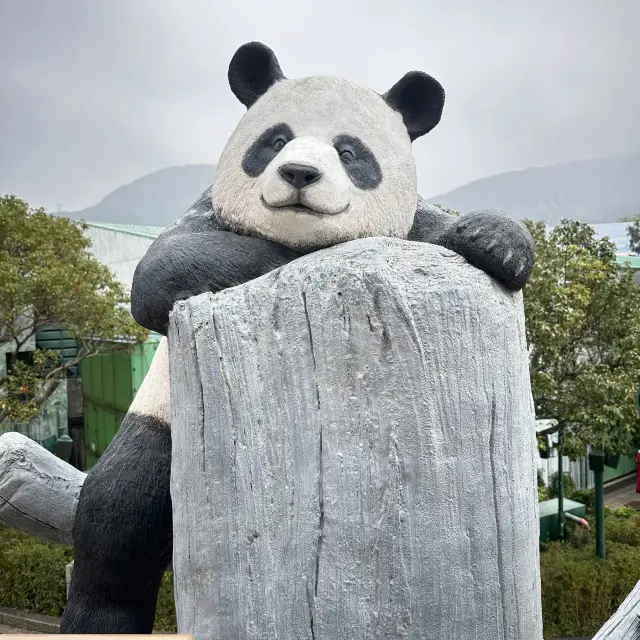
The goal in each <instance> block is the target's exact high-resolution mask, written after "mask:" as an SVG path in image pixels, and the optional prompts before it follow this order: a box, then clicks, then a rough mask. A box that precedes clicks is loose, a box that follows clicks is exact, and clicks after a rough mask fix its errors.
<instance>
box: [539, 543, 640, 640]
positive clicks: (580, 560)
mask: <svg viewBox="0 0 640 640" xmlns="http://www.w3.org/2000/svg"><path fill="white" fill-rule="evenodd" d="M540 572H541V577H542V617H543V620H544V637H545V639H551V638H558V637H572V636H591V635H593V634H595V633H596V632H597V631H598V630H599V629H600V628H601V627H602V625H603V624H604V623H605V622H606V621H607V620H608V619H609V618H610V617H611V616H612V615H613V614H614V613H615V611H616V609H617V608H618V607H619V606H620V604H622V601H623V600H624V599H625V598H626V597H627V596H628V595H629V593H630V592H631V590H632V589H633V588H634V586H635V585H636V583H637V582H638V580H640V549H638V548H636V547H630V546H629V545H625V544H620V543H617V542H609V543H608V544H607V559H606V561H604V562H603V561H602V560H600V559H599V558H597V557H596V556H595V547H594V545H593V544H590V545H585V546H582V547H572V546H569V545H563V544H562V543H558V542H552V543H549V545H548V546H547V551H545V552H544V553H542V554H541V555H540Z"/></svg>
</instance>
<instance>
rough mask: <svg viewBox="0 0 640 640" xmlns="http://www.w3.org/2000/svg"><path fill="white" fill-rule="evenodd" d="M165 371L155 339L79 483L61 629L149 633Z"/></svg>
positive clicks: (160, 527)
mask: <svg viewBox="0 0 640 640" xmlns="http://www.w3.org/2000/svg"><path fill="white" fill-rule="evenodd" d="M169 415H170V414H169V370H168V362H167V344H166V339H163V340H162V341H161V343H160V345H159V347H158V350H157V352H156V355H155V357H154V359H153V362H152V364H151V367H150V369H149V373H148V374H147V376H146V377H145V379H144V382H143V384H142V386H141V388H140V390H139V391H138V393H137V394H136V397H135V399H134V401H133V403H132V405H131V408H130V410H129V413H128V414H127V415H126V417H125V418H124V420H123V422H122V425H121V427H120V429H119V431H118V433H117V435H116V437H115V438H114V440H113V441H112V442H111V444H110V445H109V447H108V448H107V450H106V451H105V453H104V455H103V456H102V457H101V458H100V460H99V461H98V463H97V465H96V466H95V467H94V468H93V469H92V470H91V471H90V473H89V474H88V476H87V479H86V481H85V483H84V485H83V488H82V491H81V493H80V499H79V502H78V508H77V511H76V518H75V524H74V530H73V538H74V569H73V576H72V581H71V586H70V590H69V599H68V603H67V607H66V609H65V612H64V615H63V618H62V624H61V627H60V632H61V633H76V634H105V633H107V634H108V633H129V634H132V633H151V632H152V630H153V623H154V618H155V612H156V603H157V598H158V590H159V587H160V582H161V580H162V576H163V574H164V572H165V571H166V570H167V567H168V565H169V563H170V561H171V553H172V535H173V530H172V519H171V516H172V513H171V496H170V488H169V480H170V470H171V431H170V426H169Z"/></svg>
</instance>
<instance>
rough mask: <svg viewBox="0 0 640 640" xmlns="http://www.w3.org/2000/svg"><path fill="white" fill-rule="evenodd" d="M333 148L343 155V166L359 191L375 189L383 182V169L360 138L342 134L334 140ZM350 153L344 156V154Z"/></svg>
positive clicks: (341, 157) (341, 156)
mask: <svg viewBox="0 0 640 640" xmlns="http://www.w3.org/2000/svg"><path fill="white" fill-rule="evenodd" d="M333 146H334V147H335V149H336V151H337V152H338V153H339V154H341V155H340V159H341V160H342V166H343V167H344V170H345V171H346V172H347V175H348V176H349V179H350V180H351V182H353V184H354V185H355V186H356V187H358V189H364V190H370V189H375V188H376V187H377V186H378V185H379V184H380V183H381V182H382V169H381V168H380V164H379V163H378V160H377V159H376V157H375V155H374V154H373V152H372V151H371V150H370V149H369V147H367V145H366V144H365V143H364V142H362V140H360V139H359V138H356V137H354V136H350V135H347V134H342V135H339V136H336V137H335V138H334V139H333ZM345 151H346V152H350V154H351V156H350V157H349V156H346V157H345V156H344V155H342V152H345Z"/></svg>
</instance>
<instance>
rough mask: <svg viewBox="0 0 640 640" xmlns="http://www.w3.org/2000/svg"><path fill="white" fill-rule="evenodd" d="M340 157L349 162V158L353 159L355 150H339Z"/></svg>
mask: <svg viewBox="0 0 640 640" xmlns="http://www.w3.org/2000/svg"><path fill="white" fill-rule="evenodd" d="M339 154H340V158H341V159H342V160H344V161H345V162H349V160H353V151H351V150H350V149H343V150H342V151H340V152H339Z"/></svg>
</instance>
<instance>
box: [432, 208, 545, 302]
mask: <svg viewBox="0 0 640 640" xmlns="http://www.w3.org/2000/svg"><path fill="white" fill-rule="evenodd" d="M441 244H442V245H443V246H445V247H447V248H448V249H451V250H453V251H455V252H456V253H457V254H459V255H461V256H462V257H463V258H465V259H466V260H468V262H470V263H471V264H472V265H473V266H474V267H477V268H478V269H482V270H483V271H485V272H486V273H488V274H489V275H490V276H492V277H494V278H495V279H496V280H498V281H499V282H500V283H501V284H503V285H504V286H505V287H507V288H508V289H510V290H512V291H519V290H520V289H522V287H523V286H524V285H525V284H526V282H527V280H528V279H529V276H530V275H531V271H532V269H533V265H534V262H535V254H536V248H535V242H534V240H533V238H532V236H531V234H530V233H529V230H528V229H527V228H526V227H525V226H524V225H523V224H522V223H521V222H519V221H517V220H514V219H513V218H510V217H509V216H507V215H506V214H504V213H501V212H500V211H497V210H495V209H491V210H482V211H472V212H471V213H468V214H466V215H464V216H462V217H460V218H458V219H457V220H455V221H453V222H452V224H451V225H450V226H449V227H448V228H447V229H446V230H445V231H444V233H443V236H442V238H441Z"/></svg>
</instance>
